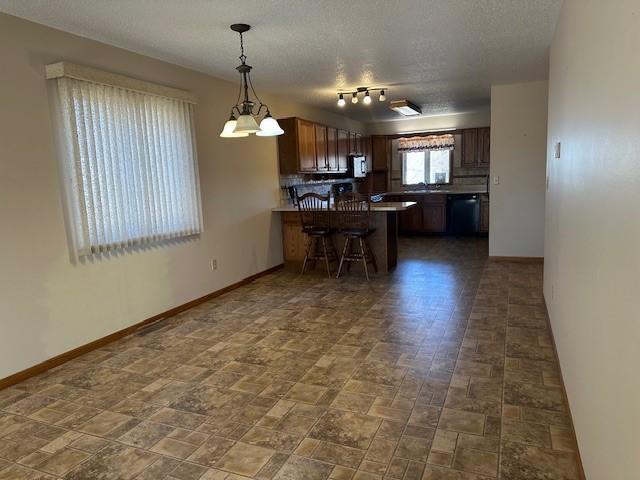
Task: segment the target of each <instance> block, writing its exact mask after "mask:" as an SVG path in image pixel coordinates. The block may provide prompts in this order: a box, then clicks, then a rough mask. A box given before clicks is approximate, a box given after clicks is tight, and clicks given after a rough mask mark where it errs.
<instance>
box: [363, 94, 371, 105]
mask: <svg viewBox="0 0 640 480" xmlns="http://www.w3.org/2000/svg"><path fill="white" fill-rule="evenodd" d="M362 101H363V102H364V104H365V105H369V104H370V103H371V95H369V90H367V91H366V92H364V98H363V99H362Z"/></svg>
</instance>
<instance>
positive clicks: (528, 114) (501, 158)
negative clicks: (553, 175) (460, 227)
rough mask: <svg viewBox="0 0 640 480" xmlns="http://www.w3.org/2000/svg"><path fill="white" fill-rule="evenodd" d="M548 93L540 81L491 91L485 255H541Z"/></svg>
mask: <svg viewBox="0 0 640 480" xmlns="http://www.w3.org/2000/svg"><path fill="white" fill-rule="evenodd" d="M547 87H548V84H547V82H546V81H543V82H530V83H518V84H513V85H497V86H493V87H492V88H491V185H490V191H491V195H490V214H489V215H490V220H489V255H492V256H498V257H542V256H543V255H544V195H545V162H546V142H547ZM497 176H499V177H500V183H499V184H498V185H495V183H494V182H493V180H494V178H495V177H497Z"/></svg>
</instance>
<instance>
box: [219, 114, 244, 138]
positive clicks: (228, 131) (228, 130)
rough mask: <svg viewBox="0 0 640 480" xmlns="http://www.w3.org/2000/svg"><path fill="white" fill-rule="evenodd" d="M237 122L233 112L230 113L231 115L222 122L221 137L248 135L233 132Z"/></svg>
mask: <svg viewBox="0 0 640 480" xmlns="http://www.w3.org/2000/svg"><path fill="white" fill-rule="evenodd" d="M237 124H238V121H237V120H236V117H235V116H234V115H233V114H231V117H229V120H227V122H226V123H225V124H224V128H223V129H222V132H221V133H220V136H221V137H222V138H238V137H248V136H249V134H248V133H242V132H238V133H236V132H235V129H236V125H237Z"/></svg>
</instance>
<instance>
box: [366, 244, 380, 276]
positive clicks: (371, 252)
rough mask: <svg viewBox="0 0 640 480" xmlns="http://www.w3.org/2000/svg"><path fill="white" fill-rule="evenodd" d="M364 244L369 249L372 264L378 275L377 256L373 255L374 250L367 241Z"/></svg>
mask: <svg viewBox="0 0 640 480" xmlns="http://www.w3.org/2000/svg"><path fill="white" fill-rule="evenodd" d="M364 244H365V246H366V247H367V251H368V252H369V256H370V257H371V263H372V264H373V271H374V272H376V273H378V263H377V262H376V256H375V255H374V254H373V250H371V246H370V245H369V242H368V241H367V239H366V238H365V239H364Z"/></svg>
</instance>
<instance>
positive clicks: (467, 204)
mask: <svg viewBox="0 0 640 480" xmlns="http://www.w3.org/2000/svg"><path fill="white" fill-rule="evenodd" d="M479 197H480V195H479V194H477V193H461V194H458V195H447V233H448V234H449V235H475V234H477V233H478V231H479V230H480V198H479Z"/></svg>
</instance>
